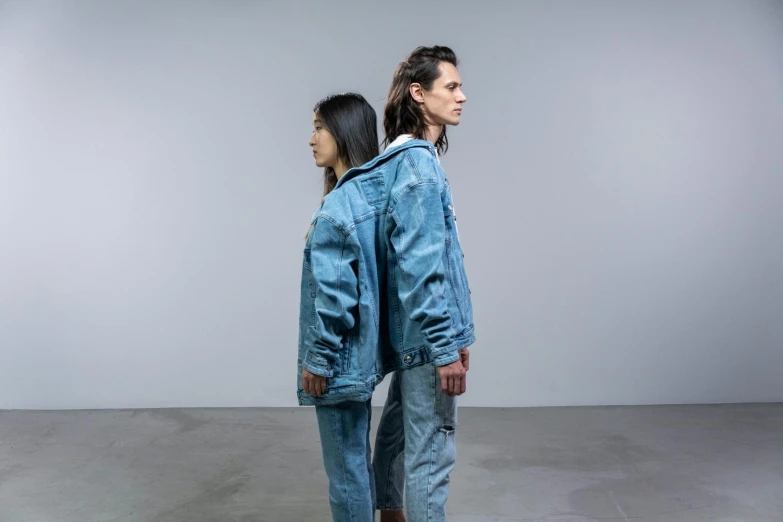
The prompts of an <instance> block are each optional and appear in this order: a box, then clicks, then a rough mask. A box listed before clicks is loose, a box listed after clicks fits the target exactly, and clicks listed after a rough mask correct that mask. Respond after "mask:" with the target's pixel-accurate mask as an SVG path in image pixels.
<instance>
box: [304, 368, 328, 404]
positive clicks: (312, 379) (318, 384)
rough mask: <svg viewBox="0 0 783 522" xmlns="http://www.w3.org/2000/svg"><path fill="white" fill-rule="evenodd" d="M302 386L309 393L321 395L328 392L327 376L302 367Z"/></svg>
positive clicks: (314, 395)
mask: <svg viewBox="0 0 783 522" xmlns="http://www.w3.org/2000/svg"><path fill="white" fill-rule="evenodd" d="M302 388H304V392H305V393H306V394H307V395H312V396H313V397H320V396H321V395H323V394H324V392H326V377H324V376H322V375H315V374H312V373H310V372H308V371H307V370H305V369H304V368H303V369H302Z"/></svg>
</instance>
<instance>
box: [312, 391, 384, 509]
mask: <svg viewBox="0 0 783 522" xmlns="http://www.w3.org/2000/svg"><path fill="white" fill-rule="evenodd" d="M315 411H316V414H317V417H318V430H319V432H320V434H321V450H322V452H323V456H324V467H325V468H326V475H327V477H329V504H330V506H331V508H332V519H333V520H334V521H335V522H373V521H374V520H375V477H374V475H373V471H372V460H371V457H370V454H371V452H370V419H371V417H372V406H371V404H370V401H366V402H344V403H340V404H336V405H331V406H316V407H315Z"/></svg>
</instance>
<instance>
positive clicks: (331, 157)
mask: <svg viewBox="0 0 783 522" xmlns="http://www.w3.org/2000/svg"><path fill="white" fill-rule="evenodd" d="M319 118H320V117H319V115H318V113H317V112H316V113H313V134H312V136H310V146H311V147H312V148H313V157H315V164H316V166H318V167H321V168H325V167H331V168H333V169H335V170H337V168H338V166H339V164H340V158H339V156H338V154H337V142H336V141H335V140H334V137H333V136H332V134H331V133H330V132H329V131H328V130H326V127H324V125H323V123H322V122H321V120H320V119H319Z"/></svg>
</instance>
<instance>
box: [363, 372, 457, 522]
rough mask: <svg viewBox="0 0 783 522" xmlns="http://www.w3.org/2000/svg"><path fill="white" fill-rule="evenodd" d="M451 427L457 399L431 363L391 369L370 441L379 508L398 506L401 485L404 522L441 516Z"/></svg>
mask: <svg viewBox="0 0 783 522" xmlns="http://www.w3.org/2000/svg"><path fill="white" fill-rule="evenodd" d="M456 427H457V399H456V397H449V396H448V395H446V394H444V393H441V391H440V377H439V376H438V372H437V370H436V369H435V366H434V365H433V364H432V363H429V364H423V365H421V366H417V367H415V368H410V369H407V370H401V371H397V372H395V373H394V375H393V377H392V382H391V385H390V387H389V395H388V397H387V399H386V405H385V406H384V409H383V415H382V416H381V422H380V426H379V427H378V433H377V436H376V439H375V455H374V459H373V468H374V470H375V484H376V498H377V501H376V505H377V508H378V509H380V510H400V509H402V508H403V487H404V488H405V507H406V516H407V520H408V522H442V521H445V520H446V499H447V498H448V496H449V473H450V472H451V471H452V470H453V469H454V466H455V464H456V460H457V450H456V443H455V440H454V439H455V436H456V431H455V430H456Z"/></svg>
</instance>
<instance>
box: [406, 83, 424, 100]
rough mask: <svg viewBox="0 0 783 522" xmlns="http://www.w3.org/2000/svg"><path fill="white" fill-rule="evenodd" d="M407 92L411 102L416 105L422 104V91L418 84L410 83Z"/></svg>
mask: <svg viewBox="0 0 783 522" xmlns="http://www.w3.org/2000/svg"><path fill="white" fill-rule="evenodd" d="M408 91H409V92H410V93H411V98H413V101H415V102H416V103H424V92H423V91H424V89H422V88H421V84H420V83H412V84H411V85H410V87H408Z"/></svg>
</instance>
